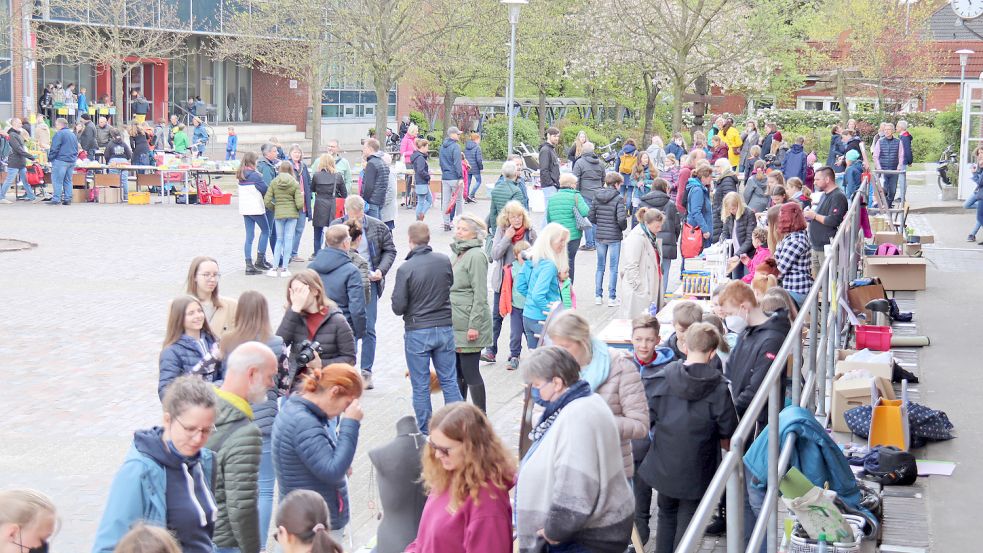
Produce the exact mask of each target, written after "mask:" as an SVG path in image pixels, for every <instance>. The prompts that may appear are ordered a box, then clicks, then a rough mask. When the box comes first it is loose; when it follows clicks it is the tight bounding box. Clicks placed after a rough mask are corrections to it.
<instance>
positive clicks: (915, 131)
mask: <svg viewBox="0 0 983 553" xmlns="http://www.w3.org/2000/svg"><path fill="white" fill-rule="evenodd" d="M908 132H910V133H911V150H912V152H914V154H915V155H914V162H915V163H927V162H930V161H938V160H939V157H941V156H942V151H943V150H944V149H945V146H946V142H945V138H944V135H943V132H942V130H940V129H933V128H931V127H912V128H911V129H909V131H908Z"/></svg>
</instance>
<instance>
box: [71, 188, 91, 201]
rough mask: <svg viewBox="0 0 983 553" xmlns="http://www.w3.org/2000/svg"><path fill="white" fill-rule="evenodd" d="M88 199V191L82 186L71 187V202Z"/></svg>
mask: <svg viewBox="0 0 983 553" xmlns="http://www.w3.org/2000/svg"><path fill="white" fill-rule="evenodd" d="M87 201H89V191H88V190H86V189H84V188H73V189H72V203H73V204H84V203H85V202H87Z"/></svg>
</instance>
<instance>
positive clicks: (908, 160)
mask: <svg viewBox="0 0 983 553" xmlns="http://www.w3.org/2000/svg"><path fill="white" fill-rule="evenodd" d="M898 138H900V139H901V147H902V148H904V164H905V165H911V164H912V163H913V162H914V161H915V157H914V152H912V151H911V140H912V136H911V133H910V132H908V131H907V130H906V131H905V132H903V133H901V134H899V135H898Z"/></svg>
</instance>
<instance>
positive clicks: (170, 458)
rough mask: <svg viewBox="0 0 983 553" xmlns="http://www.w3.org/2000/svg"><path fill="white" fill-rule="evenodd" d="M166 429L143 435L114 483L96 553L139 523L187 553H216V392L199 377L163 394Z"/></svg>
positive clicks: (181, 380)
mask: <svg viewBox="0 0 983 553" xmlns="http://www.w3.org/2000/svg"><path fill="white" fill-rule="evenodd" d="M163 403H164V419H163V425H162V426H155V427H153V428H150V429H148V430H138V431H137V432H136V433H134V435H133V445H132V446H130V451H129V452H128V453H127V454H126V459H124V461H123V466H122V467H120V469H119V472H118V473H116V477H115V478H114V479H113V484H112V487H110V489H109V498H108V499H107V500H106V508H105V510H104V511H103V513H102V520H101V521H100V523H99V530H98V531H97V532H96V539H95V545H94V546H93V547H92V552H93V553H110V552H111V551H113V550H114V549H115V547H116V544H117V543H118V542H119V541H120V539H122V538H123V536H124V535H126V533H127V532H129V531H130V528H131V527H132V526H133V525H134V524H135V523H137V522H145V523H147V524H150V525H153V526H160V527H163V528H167V529H168V530H169V531H170V532H172V533H173V534H174V537H176V538H177V540H178V541H179V542H180V543H181V550H182V551H183V552H184V553H212V551H213V544H212V532H213V531H214V529H215V517H216V514H217V512H218V507H217V506H216V505H215V498H214V496H213V495H212V489H211V486H212V464H213V462H214V458H213V455H212V452H211V451H209V450H207V449H204V448H205V443H206V442H207V441H208V438H209V437H210V436H211V435H212V432H213V431H214V430H215V403H216V399H215V392H214V391H213V389H212V385H211V384H209V383H207V382H204V381H203V380H201V379H200V378H197V377H194V376H185V377H182V378H178V379H177V380H175V381H174V382H173V383H172V384H171V385H170V386H169V387H168V388H167V393H166V394H165V395H164V401H163Z"/></svg>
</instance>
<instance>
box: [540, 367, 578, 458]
mask: <svg viewBox="0 0 983 553" xmlns="http://www.w3.org/2000/svg"><path fill="white" fill-rule="evenodd" d="M591 393H592V392H591V389H590V385H589V384H587V381H586V380H578V381H576V382H574V383H573V385H571V386H570V387H569V388H567V391H566V392H563V395H561V396H560V397H558V398H556V399H555V400H553V401H551V402H549V403H547V404H546V410H545V411H543V415H542V416H541V417H539V423H537V424H536V426H535V428H533V429H532V432H530V433H529V439H530V440H532V441H533V442H538V441H539V440H540V439H542V437H543V436H545V435H546V431H547V430H549V429H550V427H551V426H553V422H554V421H556V418H557V417H558V416H560V411H562V410H563V408H564V407H566V406H567V405H569V404H570V402H572V401H573V400H575V399H580V398H582V397H587V396H589V395H591ZM527 456H528V454H527Z"/></svg>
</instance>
